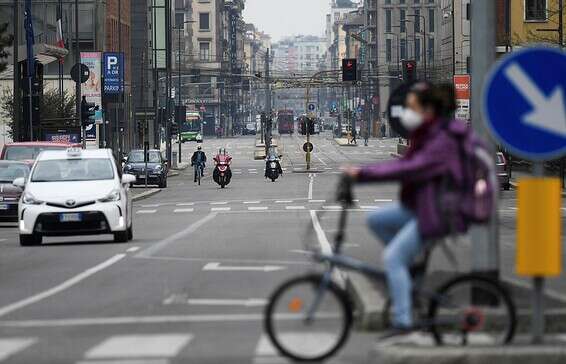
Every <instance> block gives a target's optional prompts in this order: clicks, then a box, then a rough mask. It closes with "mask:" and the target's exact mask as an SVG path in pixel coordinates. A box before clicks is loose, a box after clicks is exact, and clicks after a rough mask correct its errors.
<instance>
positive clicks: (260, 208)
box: [248, 206, 269, 211]
mask: <svg viewBox="0 0 566 364" xmlns="http://www.w3.org/2000/svg"><path fill="white" fill-rule="evenodd" d="M267 209H269V207H267V206H250V207H248V210H249V211H265V210H267Z"/></svg>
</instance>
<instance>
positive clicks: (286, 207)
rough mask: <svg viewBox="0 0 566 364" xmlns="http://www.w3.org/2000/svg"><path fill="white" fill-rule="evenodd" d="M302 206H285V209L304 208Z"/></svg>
mask: <svg viewBox="0 0 566 364" xmlns="http://www.w3.org/2000/svg"><path fill="white" fill-rule="evenodd" d="M304 209H305V207H304V206H285V210H304Z"/></svg>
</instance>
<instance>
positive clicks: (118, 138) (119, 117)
mask: <svg viewBox="0 0 566 364" xmlns="http://www.w3.org/2000/svg"><path fill="white" fill-rule="evenodd" d="M118 53H119V54H122V0H118ZM124 63H125V60H124ZM122 67H124V65H122ZM121 71H122V78H121V80H120V92H119V93H118V97H119V99H118V100H119V101H118V103H119V105H120V107H119V109H118V108H117V109H116V123H115V125H114V130H115V133H116V155H117V156H118V160H120V159H121V158H122V156H121V152H122V148H121V139H122V138H123V136H122V133H121V132H120V122H121V121H122V120H123V117H122V115H124V113H123V111H124V87H123V86H124V76H125V75H126V73H125V72H124V70H121Z"/></svg>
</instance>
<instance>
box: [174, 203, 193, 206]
mask: <svg viewBox="0 0 566 364" xmlns="http://www.w3.org/2000/svg"><path fill="white" fill-rule="evenodd" d="M194 205H195V203H194V202H183V203H178V204H175V206H194Z"/></svg>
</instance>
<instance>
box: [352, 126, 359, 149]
mask: <svg viewBox="0 0 566 364" xmlns="http://www.w3.org/2000/svg"><path fill="white" fill-rule="evenodd" d="M356 137H357V133H356V129H354V130H352V143H354V144H356V145H357V144H358V140H357V139H356Z"/></svg>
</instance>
